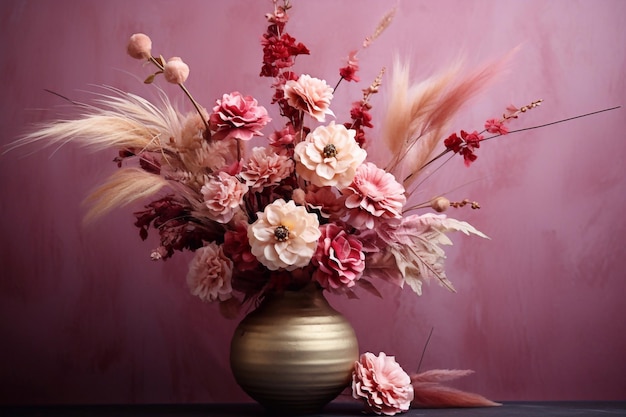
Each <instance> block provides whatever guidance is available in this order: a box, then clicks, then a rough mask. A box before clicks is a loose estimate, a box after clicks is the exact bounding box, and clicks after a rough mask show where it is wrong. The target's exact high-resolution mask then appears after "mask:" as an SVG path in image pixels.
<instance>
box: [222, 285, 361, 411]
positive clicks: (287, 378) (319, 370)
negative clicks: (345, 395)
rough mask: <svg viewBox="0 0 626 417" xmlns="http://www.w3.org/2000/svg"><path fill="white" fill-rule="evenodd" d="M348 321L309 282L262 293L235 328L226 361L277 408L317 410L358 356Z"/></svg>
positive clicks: (344, 381)
mask: <svg viewBox="0 0 626 417" xmlns="http://www.w3.org/2000/svg"><path fill="white" fill-rule="evenodd" d="M358 355H359V348H358V343H357V338H356V335H355V333H354V330H353V328H352V326H351V325H350V323H349V322H348V321H347V320H346V319H345V318H344V317H343V316H342V315H341V314H339V313H338V312H337V311H336V310H334V309H333V308H332V307H331V306H330V304H328V301H327V300H326V299H325V298H324V295H323V293H322V290H321V289H318V288H317V287H313V286H309V287H307V288H306V289H303V290H300V291H285V292H284V293H281V294H274V295H269V296H267V297H266V298H265V299H264V300H263V302H262V303H261V305H260V306H259V307H258V308H257V309H256V310H254V311H253V312H251V313H250V314H249V315H248V316H246V318H244V319H243V321H242V322H241V323H240V324H239V326H238V327H237V329H236V330H235V334H234V336H233V339H232V342H231V347H230V366H231V369H232V372H233V375H234V376H235V379H236V380H237V383H238V384H239V385H240V386H241V388H242V389H243V390H244V391H245V392H246V393H247V394H248V395H250V397H252V398H253V399H254V400H256V401H257V402H258V403H260V404H261V405H263V406H264V407H265V408H266V409H268V410H271V411H272V412H276V413H282V414H285V413H289V414H307V413H315V412H318V411H320V410H321V409H322V408H323V407H324V406H325V405H326V404H328V403H329V402H330V401H332V400H333V399H334V398H336V397H337V396H338V395H339V394H340V393H341V392H342V391H343V390H344V388H345V387H347V386H348V385H349V383H350V380H351V375H352V369H353V366H354V362H355V361H356V360H358Z"/></svg>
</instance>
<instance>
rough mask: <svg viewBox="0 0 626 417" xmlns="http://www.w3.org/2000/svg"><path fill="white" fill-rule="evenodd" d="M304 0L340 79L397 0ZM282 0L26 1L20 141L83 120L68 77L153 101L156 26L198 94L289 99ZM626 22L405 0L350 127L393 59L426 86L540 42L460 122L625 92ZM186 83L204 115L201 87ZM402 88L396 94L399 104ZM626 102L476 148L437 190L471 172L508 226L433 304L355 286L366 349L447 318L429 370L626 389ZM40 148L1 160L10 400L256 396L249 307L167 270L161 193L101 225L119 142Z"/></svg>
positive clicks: (601, 8) (2, 320)
mask: <svg viewBox="0 0 626 417" xmlns="http://www.w3.org/2000/svg"><path fill="white" fill-rule="evenodd" d="M293 3H294V5H295V7H294V9H293V11H292V21H291V23H290V25H289V31H290V33H291V34H292V35H294V36H295V37H296V38H297V39H298V40H300V41H302V42H304V43H305V44H306V45H307V46H308V47H309V48H310V50H311V52H312V55H311V56H310V57H303V58H301V59H300V60H299V62H298V70H300V71H307V72H310V73H311V74H312V75H314V76H317V77H320V78H326V79H328V80H329V82H331V83H332V82H334V81H335V80H336V79H337V69H338V67H339V66H340V65H342V64H343V59H344V57H345V56H346V54H347V52H348V51H349V50H351V49H353V48H355V47H356V46H357V45H358V44H359V43H360V42H361V40H362V39H363V37H364V36H366V35H368V34H369V33H370V32H371V31H372V29H373V28H374V26H375V25H376V23H377V21H378V19H379V18H380V16H382V14H383V13H384V12H385V11H386V10H387V9H388V7H389V4H390V3H391V2H383V1H374V0H367V1H341V2H339V1H331V0H323V1H319V0H318V1H315V2H313V1H308V2H305V1H299V0H294V2H293ZM270 8H271V2H270V1H254V2H252V1H242V0H237V1H232V0H231V1H223V2H207V1H199V0H197V1H184V2H182V1H167V0H160V1H148V0H145V1H132V2H129V1H126V0H109V1H106V2H103V1H94V0H89V1H84V0H80V1H79V0H73V1H72V0H57V1H54V2H53V1H35V0H32V1H26V0H21V1H18V0H4V1H2V3H1V4H0V33H1V36H0V51H1V52H2V59H1V60H0V80H1V81H2V90H1V91H2V93H1V94H0V97H1V98H0V104H1V106H2V107H1V109H0V126H2V138H1V139H0V140H1V141H2V143H3V144H6V143H9V142H10V141H12V140H13V139H15V138H16V137H17V136H18V135H19V134H21V133H23V132H24V131H25V130H26V129H27V128H28V126H29V125H30V124H32V123H35V122H38V121H43V120H49V119H51V118H54V117H57V116H59V115H60V114H62V113H63V112H67V111H68V109H67V106H65V105H64V103H63V102H62V101H61V100H59V99H58V98H57V97H55V96H53V95H51V94H48V93H46V92H44V89H52V90H54V91H56V92H59V93H62V94H64V95H67V96H70V97H72V98H76V99H85V98H87V97H88V95H87V94H85V91H86V90H89V91H92V90H93V89H94V87H93V85H101V84H107V85H113V86H117V87H120V88H124V89H127V90H130V91H134V92H139V93H141V94H146V95H148V96H150V95H152V94H153V93H154V87H144V86H143V85H142V84H141V82H140V80H141V79H143V77H145V76H146V75H147V74H148V73H149V71H150V70H151V68H148V67H142V66H141V64H140V63H139V62H138V61H135V60H132V59H130V58H129V57H127V56H126V55H125V45H126V41H127V38H128V36H129V35H130V34H131V33H133V32H139V31H141V32H145V33H148V34H150V35H151V37H152V39H153V42H154V52H155V53H157V54H158V53H161V54H163V55H164V56H165V57H169V56H173V55H178V56H181V57H183V59H184V60H185V61H186V62H187V63H188V64H189V65H190V66H191V71H192V72H191V76H190V78H189V81H188V83H187V84H188V87H189V88H190V90H191V91H192V92H193V93H194V95H195V96H196V98H197V99H198V101H200V102H201V103H203V104H204V105H205V106H207V107H208V106H211V105H212V103H213V101H214V100H215V99H216V98H218V97H220V96H221V94H222V93H225V92H231V91H233V90H240V91H242V92H244V93H246V94H251V95H254V96H255V97H256V98H257V99H259V101H261V102H262V103H265V104H266V105H267V106H268V107H270V105H269V98H270V94H271V90H270V89H269V83H268V81H267V80H265V79H260V78H258V77H257V75H258V72H259V69H260V62H261V48H260V46H259V42H258V41H259V37H260V35H261V34H262V33H263V31H264V28H265V21H264V18H263V16H264V13H265V12H266V11H269V10H270ZM625 16H626V2H623V1H619V0H614V1H609V0H601V1H590V0H589V1H574V0H560V1H543V0H533V1H530V0H527V1H518V2H512V1H507V2H504V1H489V0H481V1H464V0H463V1H462V0H456V1H452V0H446V1H439V2H432V1H408V0H404V1H401V2H400V6H399V13H398V14H397V17H396V19H395V21H394V23H393V25H392V26H391V27H390V28H389V29H388V31H387V32H385V33H384V35H383V36H382V37H381V38H380V39H379V40H377V41H376V42H375V43H374V45H373V46H372V47H371V48H370V49H368V50H366V52H365V53H363V54H362V55H361V67H362V71H361V76H362V79H363V80H364V81H363V82H362V83H361V84H362V85H354V84H343V85H342V86H341V89H340V90H339V91H338V93H337V96H336V98H335V101H334V109H335V110H336V112H337V113H338V119H339V120H343V119H344V118H345V109H347V108H348V104H349V103H350V102H352V101H354V100H356V99H358V98H359V97H360V88H364V87H365V85H366V84H367V83H368V82H369V81H370V80H372V79H373V77H374V76H375V75H376V73H377V72H378V71H379V69H380V68H381V67H382V66H387V67H389V66H390V64H391V60H392V54H393V51H398V52H399V53H400V54H401V55H403V56H409V57H410V59H411V62H412V68H413V71H414V75H415V77H416V78H421V77H425V76H427V75H429V74H431V73H432V71H436V70H437V69H441V68H443V67H445V66H446V65H447V64H449V63H450V62H451V61H452V59H453V58H455V57H457V56H458V55H465V56H466V58H467V62H468V64H469V65H470V66H473V65H478V64H480V63H482V62H484V61H486V60H489V59H492V58H498V57H500V56H502V55H503V54H505V53H507V52H508V51H510V50H511V49H512V48H514V47H516V46H518V45H519V46H520V47H521V48H520V50H519V52H518V54H517V55H516V56H515V59H514V61H513V65H512V66H511V68H510V71H509V72H508V73H507V74H506V75H505V76H504V77H502V78H501V79H500V81H498V82H496V83H495V84H494V85H493V86H492V87H491V88H490V89H489V90H488V91H487V92H486V93H485V94H484V95H483V96H481V98H479V99H477V100H475V101H474V102H472V104H471V106H468V107H466V108H465V110H464V111H463V113H462V117H460V118H459V122H458V125H455V126H452V129H460V128H466V129H474V128H477V127H479V126H480V125H481V124H482V122H483V120H485V119H486V118H488V117H492V116H495V115H498V114H500V113H501V112H502V109H503V108H504V107H505V106H506V105H508V104H509V103H511V102H513V103H515V104H518V105H522V104H526V103H529V102H530V101H532V100H535V99H538V98H543V99H544V100H545V102H544V104H543V105H542V106H541V107H540V109H538V110H533V111H532V112H531V113H529V114H527V115H525V116H524V117H523V119H522V120H521V121H520V123H519V126H520V127H522V126H531V125H537V124H542V123H546V122H550V121H554V120H557V119H561V118H566V117H569V116H574V115H578V114H581V113H585V112H589V111H593V110H597V109H601V108H603V107H609V106H614V105H623V104H626V103H624V99H625V98H626V94H625V93H626V87H625V81H624V80H625V77H624V74H626V61H625V50H624V45H625V44H626V32H625V31H624V23H625ZM163 88H164V89H165V90H166V91H167V92H168V93H171V95H172V96H173V97H174V98H175V101H178V102H179V103H181V105H183V106H186V107H188V105H187V102H186V101H185V100H184V98H183V97H182V95H181V93H180V91H179V90H178V89H177V88H175V87H174V86H169V85H163ZM382 103H383V96H382V94H381V95H379V96H378V97H375V100H374V102H373V104H374V114H375V117H376V115H377V114H378V113H376V112H377V111H379V110H380V109H381V108H382V107H383V106H382ZM273 110H274V109H273V108H272V111H273ZM275 116H276V115H275ZM625 116H626V114H625V110H624V109H623V108H622V109H620V110H617V111H613V112H610V113H604V114H601V115H597V116H594V117H591V118H586V119H582V120H575V121H572V122H570V123H567V124H560V125H555V126H551V127H547V128H544V129H541V130H535V131H531V132H527V133H522V134H518V135H513V136H510V137H506V138H504V139H502V140H500V139H498V140H496V141H491V142H488V143H485V144H484V146H483V147H482V148H481V149H480V150H479V152H478V155H479V160H478V162H477V163H476V164H475V165H474V166H472V168H471V169H466V168H465V167H463V166H462V163H461V162H460V161H456V163H452V164H449V165H448V166H447V167H446V168H445V170H443V171H442V172H440V174H441V175H438V176H436V179H434V180H433V181H431V182H428V183H426V184H424V187H423V188H422V191H423V194H422V195H423V196H425V197H426V198H428V197H430V196H432V195H433V194H435V193H438V192H441V191H447V190H450V189H454V188H456V187H459V186H462V187H461V188H459V189H458V190H457V191H455V192H453V193H452V194H451V196H452V197H453V198H455V199H463V198H470V199H472V200H477V201H479V202H480V203H481V205H482V209H481V210H479V211H471V210H469V209H467V210H460V211H458V212H453V213H451V214H452V215H453V216H455V217H458V218H462V219H464V220H467V221H469V222H470V223H472V224H473V225H475V226H476V227H477V228H479V229H480V230H482V231H484V232H485V233H486V234H488V235H489V236H490V237H491V240H482V239H478V238H466V237H464V236H462V235H458V236H454V237H453V239H454V241H455V246H453V247H452V248H451V249H450V250H449V252H448V253H449V257H448V263H447V266H448V275H449V277H450V278H451V279H452V281H453V282H454V283H455V285H456V287H457V289H458V293H456V294H452V293H448V292H446V291H445V290H444V289H442V288H440V287H439V286H437V285H436V284H434V283H433V285H431V286H428V287H426V288H425V294H424V295H423V296H422V297H421V298H419V297H417V296H416V295H414V294H413V293H412V292H410V291H409V290H408V289H406V290H404V291H399V290H396V289H394V288H389V287H383V288H382V290H383V292H384V293H385V298H384V299H383V300H380V299H376V298H374V297H372V296H369V295H368V294H363V295H362V298H361V300H360V301H355V300H346V299H344V298H341V297H336V296H331V297H330V301H331V303H332V304H333V305H334V306H335V307H336V308H337V309H339V310H340V311H341V312H343V313H344V314H345V315H346V316H347V317H348V318H349V319H350V320H351V322H352V323H353V324H354V327H355V328H356V331H357V335H358V337H359V340H360V345H361V350H362V351H372V352H375V353H378V352H379V351H381V350H384V351H385V352H387V353H388V354H390V355H395V356H396V357H397V360H398V361H399V362H400V363H401V364H402V365H403V366H404V367H405V369H407V370H414V369H415V368H416V367H417V363H418V360H419V356H420V353H421V350H422V348H423V346H424V343H425V341H426V338H427V336H428V333H429V331H430V329H431V327H434V334H433V337H432V340H431V342H430V345H429V346H428V349H427V352H426V355H425V358H424V362H423V364H422V369H431V368H461V369H466V368H470V369H474V370H475V371H476V373H475V374H474V375H472V376H470V377H467V378H465V379H464V380H462V381H459V383H458V384H456V386H457V387H460V388H464V389H468V390H472V391H476V392H479V393H482V394H484V395H486V396H487V397H489V398H492V399H495V400H583V399H587V400H592V399H595V400H601V399H604V400H618V399H621V400H624V399H626V378H625V374H626V303H625V302H624V295H625V294H626V280H625V278H626V272H625V271H626V252H625V250H624V240H625V237H624V235H625V232H626V216H624V213H623V211H624V208H625V206H626V204H625V203H626V175H625V174H626V170H625V168H624V155H626V141H625V140H624V138H625V133H624V132H625V128H626V124H625V123H624V119H625ZM276 119H278V117H276ZM277 123H279V122H277ZM277 126H278V124H277ZM30 151H32V149H28V150H20V151H16V152H12V153H10V154H6V155H3V156H1V157H0V190H1V193H2V194H1V196H2V197H1V199H0V219H1V223H0V224H1V226H2V229H1V236H2V239H1V245H2V246H1V248H0V266H1V268H0V271H2V272H0V274H1V278H0V354H1V355H2V356H1V358H2V360H0V403H5V404H6V403H33V404H34V403H109V402H110V403H127V402H128V403H134V402H138V403H142V402H149V403H153V402H159V403H160V402H218V401H219V402H223V401H240V400H246V399H247V397H246V396H245V395H244V394H243V393H242V392H241V391H240V390H239V388H238V387H237V385H236V384H235V382H234V380H233V378H232V377H231V375H230V371H229V369H228V344H229V339H230V336H231V334H232V331H233V329H234V327H235V325H236V321H229V320H226V319H223V318H221V316H220V315H219V313H218V311H217V310H216V308H215V306H213V305H208V304H203V303H202V302H200V301H199V300H198V299H196V298H193V297H192V296H191V295H189V293H188V291H187V289H186V284H185V281H184V277H185V273H186V264H187V262H188V260H189V257H188V256H177V257H175V258H174V259H172V260H169V261H167V262H165V263H163V262H152V261H150V259H149V253H150V249H151V248H152V247H153V245H154V242H153V241H152V242H141V240H140V239H139V236H138V231H137V230H136V229H135V228H134V227H133V226H132V216H131V212H132V210H133V209H135V208H137V207H132V208H127V209H121V210H118V211H116V212H114V213H113V214H112V215H110V216H108V217H106V218H105V219H104V220H102V221H100V222H99V223H96V224H95V225H92V226H90V227H86V228H85V227H83V226H82V225H81V217H82V215H83V213H84V208H83V207H82V206H81V200H82V199H83V197H84V196H85V195H86V194H87V193H88V191H89V190H90V189H91V188H92V187H94V186H96V185H97V184H98V183H99V181H101V180H103V179H104V177H105V176H106V175H107V174H109V173H111V172H113V171H114V169H115V166H114V164H113V163H112V162H111V160H112V158H113V157H114V156H115V155H114V153H113V152H104V153H99V154H88V153H86V152H85V151H83V150H81V149H78V148H76V147H74V146H67V147H64V148H62V149H60V150H59V151H57V152H55V153H53V151H52V150H50V149H48V150H44V151H39V152H35V153H33V154H29V152H30Z"/></svg>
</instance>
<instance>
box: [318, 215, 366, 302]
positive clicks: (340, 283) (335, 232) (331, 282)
mask: <svg viewBox="0 0 626 417" xmlns="http://www.w3.org/2000/svg"><path fill="white" fill-rule="evenodd" d="M320 232H321V233H322V235H321V237H320V238H319V240H318V241H317V251H316V252H315V254H314V255H313V259H312V262H313V264H314V265H315V266H317V267H318V269H316V271H315V273H314V274H313V279H314V280H316V281H317V282H319V283H320V284H321V285H322V287H323V288H326V289H330V290H337V289H343V288H350V287H353V286H354V284H355V282H356V281H357V280H358V279H359V278H361V276H362V275H363V270H364V269H365V254H364V253H363V251H362V250H361V249H362V248H363V245H362V244H361V242H360V241H359V239H358V238H357V237H356V236H353V235H349V234H348V233H346V231H345V230H344V229H343V228H341V227H339V226H337V225H336V224H335V223H328V224H326V225H324V226H322V227H320Z"/></svg>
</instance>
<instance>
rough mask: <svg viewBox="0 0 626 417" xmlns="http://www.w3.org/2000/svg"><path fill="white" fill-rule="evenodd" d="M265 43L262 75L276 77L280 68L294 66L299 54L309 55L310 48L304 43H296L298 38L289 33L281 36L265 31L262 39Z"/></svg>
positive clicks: (263, 43) (262, 42)
mask: <svg viewBox="0 0 626 417" xmlns="http://www.w3.org/2000/svg"><path fill="white" fill-rule="evenodd" d="M261 44H262V45H263V67H262V68H261V74H260V75H261V76H262V77H276V76H277V75H278V74H279V72H280V70H282V69H284V68H289V67H291V66H293V64H294V62H295V59H294V58H295V57H296V56H297V55H308V54H309V50H308V49H307V47H306V46H304V44H303V43H301V42H298V43H296V39H295V38H293V37H292V36H290V35H289V34H287V33H283V34H282V35H281V36H280V37H278V36H277V35H276V34H274V33H271V32H270V31H268V33H265V34H264V35H263V38H262V39H261Z"/></svg>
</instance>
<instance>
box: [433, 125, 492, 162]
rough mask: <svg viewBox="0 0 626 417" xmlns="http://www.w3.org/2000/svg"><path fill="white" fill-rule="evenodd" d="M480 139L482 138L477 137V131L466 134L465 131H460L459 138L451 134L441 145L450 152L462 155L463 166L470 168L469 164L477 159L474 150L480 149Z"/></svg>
mask: <svg viewBox="0 0 626 417" xmlns="http://www.w3.org/2000/svg"><path fill="white" fill-rule="evenodd" d="M482 139H483V137H482V136H481V135H479V134H478V132H477V131H473V132H472V133H467V132H466V131H464V130H461V137H459V135H457V134H456V133H453V134H451V135H450V136H448V138H447V139H446V140H444V141H443V144H444V145H445V147H446V148H447V149H449V150H451V151H452V152H454V153H460V154H461V155H463V160H464V161H465V166H470V164H471V163H472V162H474V161H475V160H476V158H478V157H477V156H476V155H475V154H474V150H475V149H477V148H480V141H481V140H482Z"/></svg>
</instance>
